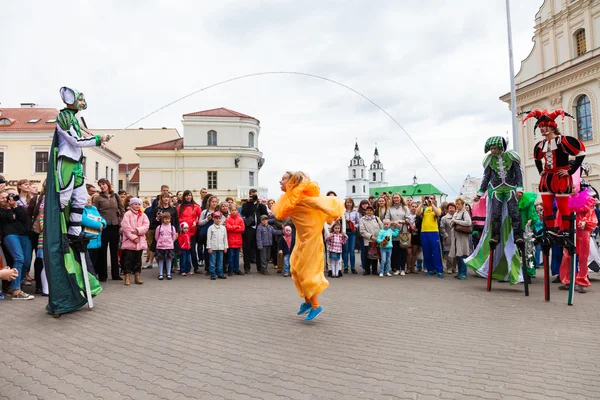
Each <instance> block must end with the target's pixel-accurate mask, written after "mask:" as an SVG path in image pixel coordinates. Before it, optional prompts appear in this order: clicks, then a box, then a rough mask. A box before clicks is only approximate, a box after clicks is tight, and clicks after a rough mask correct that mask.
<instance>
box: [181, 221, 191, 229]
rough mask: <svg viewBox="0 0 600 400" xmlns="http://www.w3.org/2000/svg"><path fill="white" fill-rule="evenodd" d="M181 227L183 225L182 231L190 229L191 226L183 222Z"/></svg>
mask: <svg viewBox="0 0 600 400" xmlns="http://www.w3.org/2000/svg"><path fill="white" fill-rule="evenodd" d="M180 225H181V229H188V228H189V225H188V223H187V222H182V223H181V224H180Z"/></svg>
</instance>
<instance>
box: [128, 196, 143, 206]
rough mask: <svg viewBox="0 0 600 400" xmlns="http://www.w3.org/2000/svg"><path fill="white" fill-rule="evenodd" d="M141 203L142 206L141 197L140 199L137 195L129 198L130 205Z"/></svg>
mask: <svg viewBox="0 0 600 400" xmlns="http://www.w3.org/2000/svg"><path fill="white" fill-rule="evenodd" d="M136 203H137V204H139V205H140V206H141V205H142V201H141V200H140V199H138V198H137V197H132V198H131V200H129V205H132V204H136Z"/></svg>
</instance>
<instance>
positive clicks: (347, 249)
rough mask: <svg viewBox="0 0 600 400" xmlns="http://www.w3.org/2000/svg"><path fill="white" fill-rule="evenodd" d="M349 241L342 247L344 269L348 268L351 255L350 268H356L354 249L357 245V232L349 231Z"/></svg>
mask: <svg viewBox="0 0 600 400" xmlns="http://www.w3.org/2000/svg"><path fill="white" fill-rule="evenodd" d="M346 234H347V235H348V241H347V242H346V244H344V247H343V248H342V260H343V261H344V269H348V256H349V257H350V268H351V269H355V268H356V255H355V253H354V249H355V247H356V232H347V233H346Z"/></svg>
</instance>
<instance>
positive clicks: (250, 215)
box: [240, 189, 268, 274]
mask: <svg viewBox="0 0 600 400" xmlns="http://www.w3.org/2000/svg"><path fill="white" fill-rule="evenodd" d="M240 214H242V218H243V219H244V224H245V225H246V230H245V231H244V234H243V235H242V249H243V251H244V272H245V273H247V274H249V273H250V262H251V261H252V260H254V262H256V269H257V271H260V265H259V263H258V262H257V261H258V260H256V255H257V253H258V251H257V247H256V227H257V226H258V224H260V217H261V216H263V215H268V212H267V206H265V205H264V204H260V201H258V191H257V190H256V189H250V190H249V191H248V201H246V203H245V204H244V205H243V206H242V211H241V213H240Z"/></svg>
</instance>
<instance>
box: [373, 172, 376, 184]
mask: <svg viewBox="0 0 600 400" xmlns="http://www.w3.org/2000/svg"><path fill="white" fill-rule="evenodd" d="M376 181H377V173H376V172H373V182H376Z"/></svg>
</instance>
